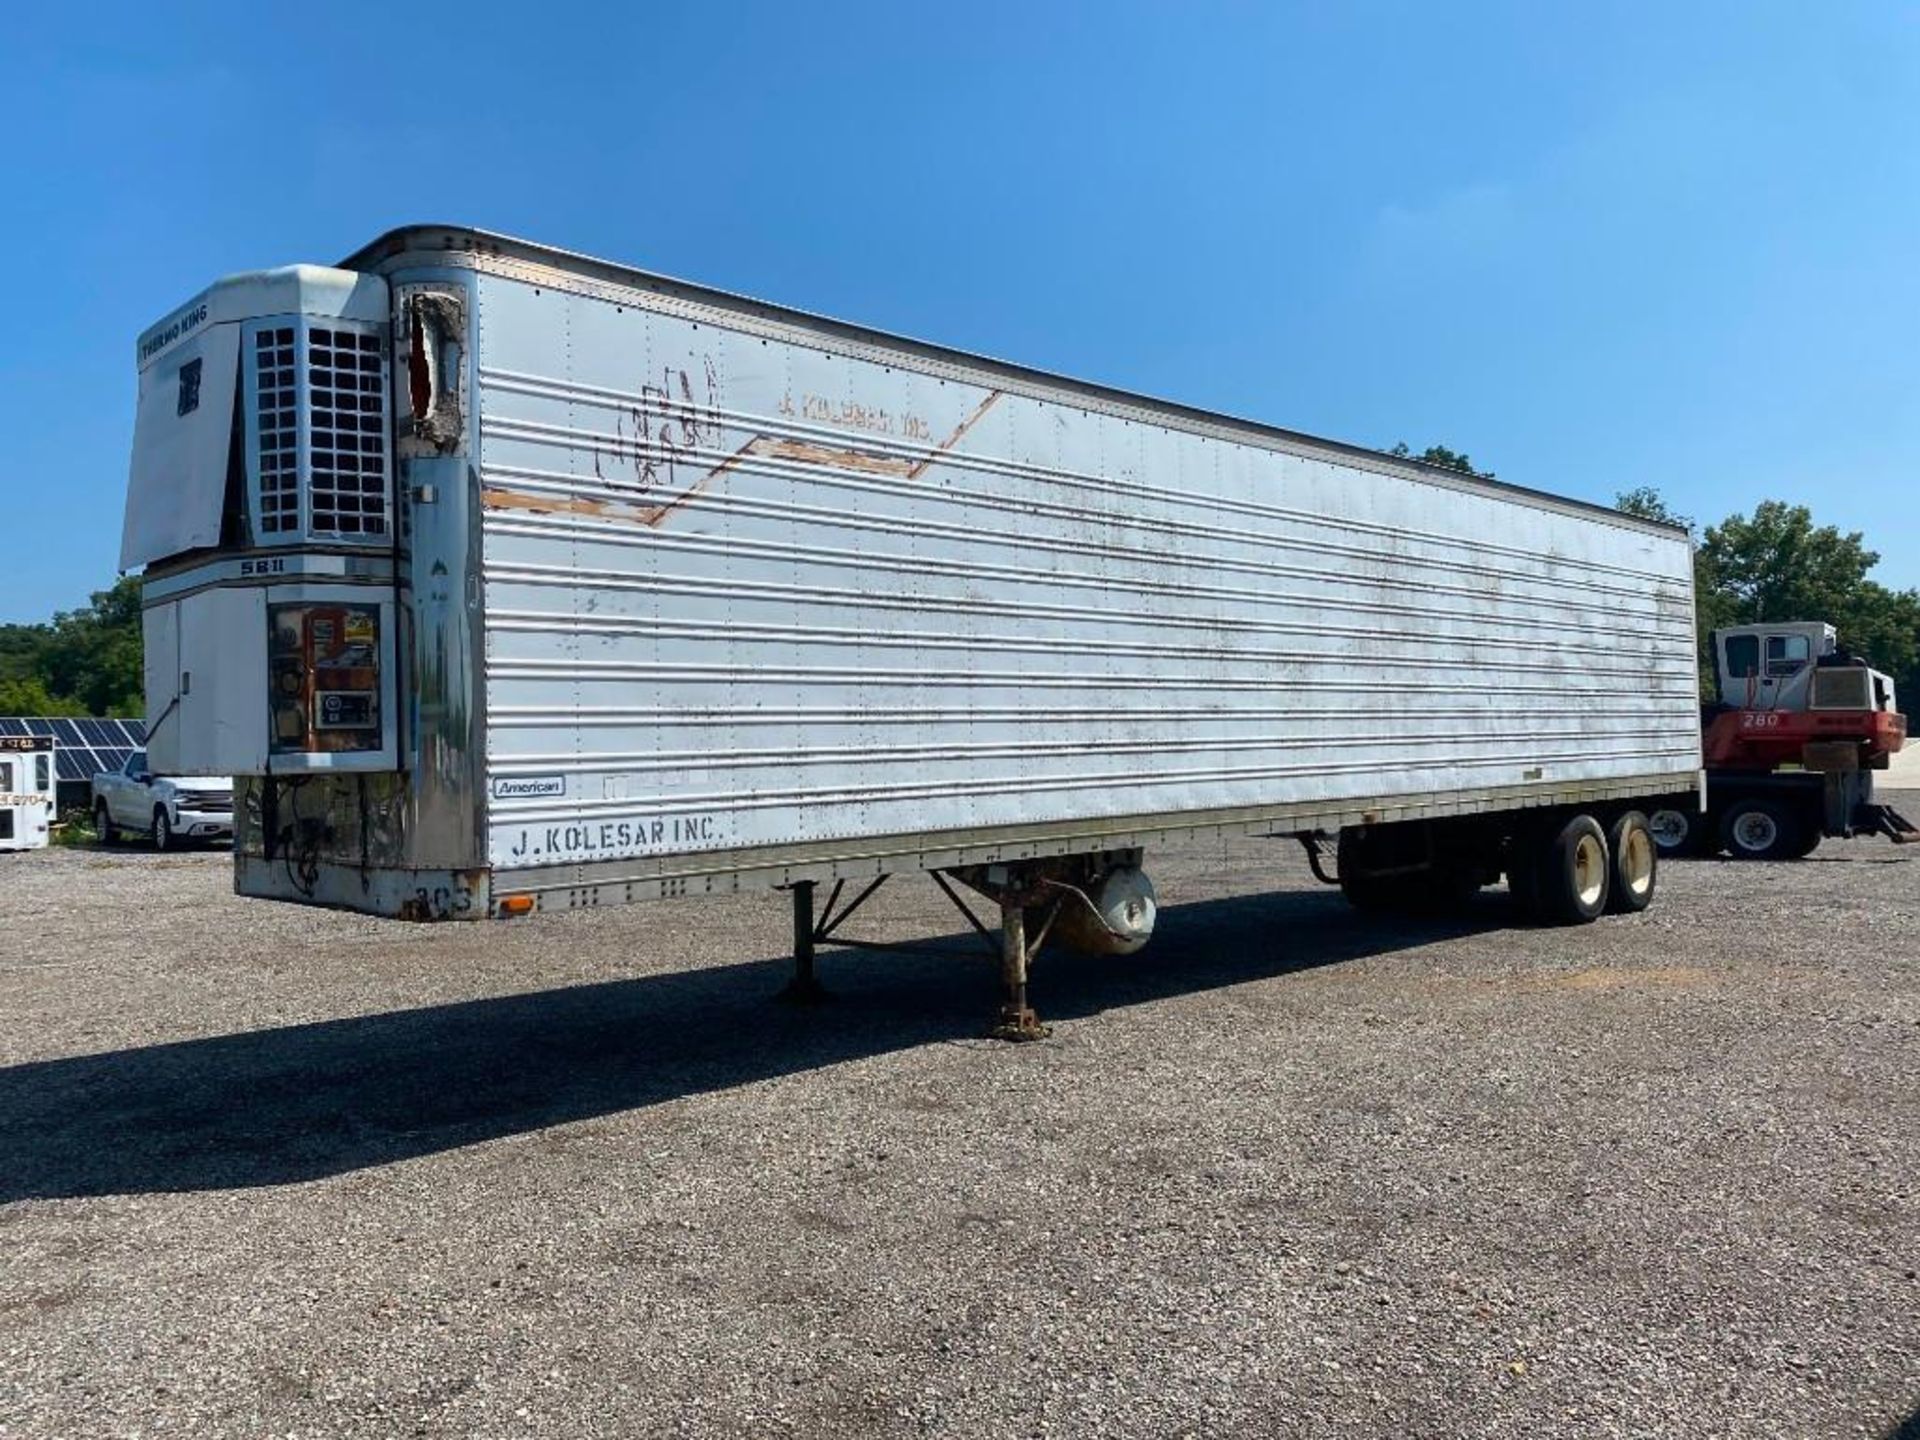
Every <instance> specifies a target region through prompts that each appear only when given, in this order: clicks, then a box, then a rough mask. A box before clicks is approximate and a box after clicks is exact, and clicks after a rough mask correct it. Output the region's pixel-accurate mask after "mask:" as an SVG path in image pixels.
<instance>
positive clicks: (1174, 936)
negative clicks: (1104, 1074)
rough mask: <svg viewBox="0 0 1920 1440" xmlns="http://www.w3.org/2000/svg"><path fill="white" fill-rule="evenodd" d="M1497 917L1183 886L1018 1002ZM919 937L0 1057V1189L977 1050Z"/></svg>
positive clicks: (966, 992) (539, 1117) (941, 958)
mask: <svg viewBox="0 0 1920 1440" xmlns="http://www.w3.org/2000/svg"><path fill="white" fill-rule="evenodd" d="M1510 923H1511V911H1510V909H1509V907H1508V906H1507V904H1506V903H1505V897H1504V896H1503V895H1498V894H1493V895H1486V896H1482V897H1481V898H1480V900H1479V902H1478V903H1477V904H1476V905H1475V907H1474V908H1473V909H1471V910H1469V911H1468V912H1466V913H1465V914H1463V915H1461V916H1458V917H1451V918H1448V919H1444V920H1414V919H1393V918H1385V917H1371V916H1369V917H1363V916H1359V915H1356V914H1354V913H1352V912H1351V911H1349V910H1348V909H1347V906H1346V904H1345V902H1344V901H1343V900H1342V899H1341V898H1340V897H1339V896H1338V895H1336V894H1332V893H1329V892H1312V893H1304V894H1302V893H1291V894H1277V895H1259V896H1237V897H1231V898H1226V899H1220V900H1212V901H1204V902H1199V903H1195V904H1191V905H1183V906H1175V907H1169V908H1168V909H1166V910H1165V911H1163V912H1162V918H1161V927H1162V928H1161V933H1160V935H1159V937H1158V938H1157V939H1156V942H1155V945H1154V946H1153V947H1152V948H1151V949H1149V950H1148V951H1147V952H1146V953H1144V954H1142V955H1137V956H1131V957H1127V958H1124V959H1114V958H1098V959H1096V958H1091V957H1081V956H1076V955H1069V954H1059V955H1054V954H1051V953H1050V954H1048V955H1047V956H1045V957H1043V959H1042V961H1041V963H1040V965H1039V967H1038V968H1037V969H1036V972H1035V981H1036V985H1035V990H1036V1001H1037V1003H1038V1004H1039V1006H1040V1008H1041V1012H1042V1014H1043V1015H1044V1016H1045V1017H1046V1018H1047V1019H1049V1020H1054V1021H1069V1020H1075V1019H1080V1018H1084V1017H1086V1016H1089V1015H1094V1014H1097V1013H1099V1012H1101V1011H1104V1010H1111V1009H1115V1008H1119V1007H1123V1006H1131V1005H1144V1004H1151V1003H1153V1002H1155V1001H1159V1000H1163V999H1166V998H1168V997H1172V996H1178V995H1183V994H1189V993H1198V992H1203V991H1207V990H1211V989H1215V988H1218V987H1221V986H1227V985H1235V984H1239V983H1242V982H1244V981H1248V980H1256V979H1265V978H1272V977H1275V976H1281V975H1286V974H1289V973H1295V972H1300V971H1304V970H1310V969H1314V968H1316V967H1319V966H1324V965H1332V964H1338V963H1340V962H1343V961H1349V960H1355V959H1359V958H1362V957H1365V956H1369V955H1377V954H1384V953H1390V952H1393V951H1396V950H1401V949H1406V948H1409V947H1412V946H1416V945H1422V944H1426V943H1430V942H1432V941H1436V940H1440V939H1445V938H1449V937H1454V936H1461V935H1468V934H1475V933H1481V932H1484V931H1488V930H1493V929H1498V928H1501V927H1504V926H1506V925H1508V924H1510ZM934 946H935V949H936V951H937V952H938V953H934V954H929V953H927V952H926V951H925V950H919V951H917V952H915V953H897V952H890V951H849V950H839V949H833V948H827V949H824V950H823V951H822V953H821V957H820V965H821V974H822V978H823V979H824V981H825V982H826V984H827V986H828V987H829V989H830V990H831V992H832V994H833V999H832V1000H831V1002H830V1003H828V1004H826V1005H822V1006H806V1007H794V1006H787V1005H780V1004H777V1003H774V1001H773V998H772V997H773V996H774V995H775V994H776V992H777V991H778V990H779V989H780V987H781V986H782V984H783V983H784V982H785V980H786V979H787V976H788V974H789V971H790V962H789V961H788V960H787V959H785V958H784V957H783V958H780V959H774V960H759V961H751V962H745V963H740V964H734V965H724V966H714V967H707V968H703V969H698V970H692V971H686V972H675V973H667V974H658V975H649V976H645V977H643V978H638V979H633V980H619V981H611V982H606V983H601V984H592V985H580V986H571V987H567V988H564V989H557V990H546V991H538V992H534V993H531V994H523V995H509V996H503V997H500V998H497V999H488V1000H475V1001H467V1002H463V1003H459V1004H450V1005H436V1006H428V1007H424V1008H420V1009H413V1010H401V1011H393V1012H389V1013H385V1014H377V1015H367V1016H357V1017H354V1018H350V1019H342V1020H331V1021H325V1022H321V1023H318V1024H309V1025H294V1026H285V1027H280V1028H275V1029H268V1030H256V1031H250V1032H246V1033H243V1034H235V1035H222V1036H217V1037H213V1038H209V1039H203V1040H190V1041H183V1042H180V1043H176V1044H169V1045H154V1046H145V1047H141V1048H138V1049H130V1050H119V1051H112V1052H108V1053H105V1054H99V1055H86V1056H78V1057H75V1058H72V1059H63V1060H50V1061H42V1062H36V1063H32V1064H26V1065H17V1066H13V1067H11V1068H7V1069H3V1070H0V1203H5V1202H10V1201H16V1200H23V1199H32V1198H57V1197H67V1196H87V1195H109V1194H140V1193H147V1192H155V1191H177V1190H209V1189H242V1188H246V1187H250V1186H261V1185H279V1184H287V1183H291V1182H296V1181H303V1180H312V1179H317V1178H320V1177H323V1176H329V1175H335V1174H339V1173H342V1172H344V1171H350V1170H357V1169H361V1168H364V1167H367V1166H373V1165H383V1164H388V1163H391V1162H393V1161H397V1160H405V1159H409V1158H411V1157H414V1156H419V1155H424V1154H431V1153H434V1152H438V1151H442V1150H447V1149H452V1148H456V1147H459V1146H462V1145H470V1144H474V1143H476V1142H479V1141H482V1140H488V1139H493V1138H496V1137H499V1136H504V1135H512V1134H519V1133H524V1132H527V1131H532V1130H537V1129H540V1128H542V1127H545V1126H549V1125H555V1124H561V1123H565V1122H569V1121H575V1120H582V1119H588V1118H592V1117H595V1116H600V1115H606V1114H610V1113H615V1112H619V1111H624V1110H632V1109H637V1108H641V1107H645V1106H649V1105H656V1104H659V1103H661V1102H663V1101H667V1100H672V1099H675V1098H678V1097H681V1096H686V1095H695V1094H701V1093H705V1092H710V1091H717V1090H723V1089H727V1088H729V1087H732V1086H736V1085H744V1084H749V1083H752V1082H754V1081H759V1080H767V1079H772V1078H775V1077H778V1076H781V1075H786V1074H791V1073H795V1072H799V1071H805V1070H812V1069H818V1068H821V1067H825V1066H830V1065H834V1064H838V1063H840V1062H842V1061H846V1060H853V1059H858V1058H863V1057H867V1056H873V1055H878V1054H886V1053H889V1052H893V1051H897V1050H902V1049H906V1048H910V1047H913V1046H920V1045H927V1044H932V1043H936V1042H952V1041H978V1042H979V1043H980V1044H981V1046H982V1048H983V1050H986V1051H987V1052H989V1055H990V1056H991V1055H992V1054H993V1053H994V1052H997V1051H998V1049H999V1042H992V1041H987V1040H985V1039H984V1038H983V1035H984V1031H985V1028H986V1025H987V1023H988V1021H989V1019H990V1016H991V1013H992V1010H993V1007H994V1005H995V1004H996V1003H997V1002H998V998H999V991H998V986H997V971H996V967H995V965H994V964H993V963H992V962H991V961H990V960H989V958H988V956H987V955H986V954H985V953H984V951H983V950H982V948H981V947H980V945H979V942H978V938H977V937H975V936H972V935H968V934H959V935H950V936H947V937H944V938H943V939H941V940H939V941H937V942H934ZM988 1063H992V1062H991V1060H989V1062H988Z"/></svg>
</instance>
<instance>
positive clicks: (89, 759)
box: [0, 715, 147, 782]
mask: <svg viewBox="0 0 1920 1440" xmlns="http://www.w3.org/2000/svg"><path fill="white" fill-rule="evenodd" d="M0 735H51V736H53V741H54V748H53V763H54V765H55V767H56V768H57V769H58V771H59V775H60V778H61V779H62V780H78V781H83V782H84V781H87V780H91V779H92V778H93V777H94V776H95V775H98V774H101V773H103V772H104V771H108V770H118V769H119V768H120V767H121V766H122V765H124V764H126V763H127V756H129V755H131V754H132V753H133V752H134V751H136V750H138V749H140V748H141V747H142V746H143V745H145V744H146V743H147V727H146V723H145V722H144V721H140V720H88V719H68V718H67V717H65V716H61V715H56V716H35V715H0Z"/></svg>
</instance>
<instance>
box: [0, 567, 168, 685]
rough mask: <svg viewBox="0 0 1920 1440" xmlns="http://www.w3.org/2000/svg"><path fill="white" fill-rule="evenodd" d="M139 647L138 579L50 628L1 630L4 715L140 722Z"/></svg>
mask: <svg viewBox="0 0 1920 1440" xmlns="http://www.w3.org/2000/svg"><path fill="white" fill-rule="evenodd" d="M140 639H141V636H140V581H139V580H138V579H137V578H136V577H134V576H128V577H126V578H125V579H122V580H120V581H118V582H117V583H115V584H114V585H113V586H112V587H111V588H110V589H106V590H96V591H95V592H94V594H93V598H92V601H91V603H89V604H88V605H86V606H85V607H84V608H82V609H79V610H66V611H62V612H60V613H59V614H56V615H55V616H54V617H53V619H52V621H50V622H48V623H46V624H42V625H5V626H0V699H4V703H0V713H6V714H10V715H21V714H32V715H44V714H53V715H61V714H77V715H132V716H138V715H139V714H141V712H142V711H143V710H144V709H145V699H144V696H143V694H142V689H143V682H142V675H141V647H140Z"/></svg>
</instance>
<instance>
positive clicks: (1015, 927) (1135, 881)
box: [780, 850, 1157, 1041]
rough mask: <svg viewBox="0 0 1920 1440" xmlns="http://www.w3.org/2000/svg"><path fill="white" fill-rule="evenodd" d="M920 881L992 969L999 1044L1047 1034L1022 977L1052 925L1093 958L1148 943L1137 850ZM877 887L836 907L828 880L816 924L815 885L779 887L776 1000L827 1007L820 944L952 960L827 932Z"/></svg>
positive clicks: (940, 950)
mask: <svg viewBox="0 0 1920 1440" xmlns="http://www.w3.org/2000/svg"><path fill="white" fill-rule="evenodd" d="M927 873H928V875H930V876H931V877H932V879H933V883H934V884H936V885H938V886H939V887H940V891H941V893H942V894H943V895H945V896H946V897H947V899H948V900H950V901H952V902H953V907H954V909H956V910H958V911H959V912H960V915H961V917H962V918H963V919H965V920H966V922H967V925H968V927H969V928H970V929H972V930H973V931H974V933H976V934H977V935H978V936H979V937H980V939H981V941H982V943H983V944H984V945H985V947H986V948H987V950H988V952H989V953H990V954H991V955H992V956H993V957H994V959H995V960H997V961H998V962H999V965H1000V980H1001V984H1002V986H1003V987H1004V991H1005V993H1004V995H1003V997H1002V1000H1001V1004H1000V1009H999V1013H998V1014H997V1016H996V1017H995V1019H994V1023H993V1027H992V1029H991V1030H990V1031H989V1033H990V1034H991V1035H993V1036H994V1038H996V1039H999V1040H1016V1041H1019V1040H1044V1039H1045V1038H1046V1037H1047V1036H1049V1035H1051V1034H1052V1033H1053V1028H1052V1027H1051V1026H1049V1025H1046V1024H1043V1023H1042V1022H1041V1020H1040V1017H1039V1016H1038V1015H1037V1014H1036V1013H1035V1012H1034V1008H1033V1005H1032V1002H1031V1001H1030V1000H1029V999H1028V995H1027V974H1028V970H1029V969H1030V967H1031V966H1032V964H1033V961H1034V958H1035V957H1036V956H1038V955H1039V953H1040V948H1041V946H1043V945H1045V944H1046V942H1047V939H1048V937H1049V936H1050V935H1053V934H1055V933H1056V931H1055V929H1054V924H1055V922H1056V921H1058V922H1060V924H1059V930H1058V932H1057V933H1058V935H1059V936H1060V937H1061V938H1062V940H1063V941H1064V943H1066V944H1068V945H1071V946H1072V947H1073V948H1074V949H1076V950H1079V951H1082V952H1085V953H1088V954H1095V955H1130V954H1132V953H1133V952H1134V951H1136V950H1138V949H1139V948H1140V947H1141V946H1143V945H1145V944H1146V943H1147V940H1148V938H1149V937H1150V936H1151V935H1152V934H1153V926H1154V920H1155V915H1156V912H1157V905H1156V902H1155V899H1154V894H1153V886H1152V884H1151V883H1150V882H1149V881H1148V880H1147V878H1146V876H1145V875H1144V874H1143V873H1142V872H1141V870H1140V852H1139V851H1138V850H1104V851H1100V852H1097V853H1094V854H1087V855H1061V856H1053V857H1048V858H1045V859H1029V860H1024V861H1021V862H1020V863H1018V864H993V865H960V866H955V867H954V868H952V869H950V870H945V871H941V870H929V871H928V872H927ZM886 880H887V876H886V875H885V874H881V875H876V876H875V877H874V878H873V879H872V880H871V881H869V882H868V884H867V885H866V887H865V888H864V889H863V890H861V891H860V892H859V893H858V894H857V895H855V896H854V897H853V898H852V899H851V900H849V901H847V902H846V904H844V905H842V904H841V903H840V896H841V894H842V892H843V891H844V890H845V889H846V884H847V882H846V881H845V880H836V881H835V882H834V886H833V889H832V891H831V892H830V893H829V894H828V895H827V900H826V904H825V905H824V906H823V907H822V911H823V913H822V915H821V917H820V918H819V919H818V920H816V919H815V918H814V886H815V883H816V882H814V881H812V880H794V881H791V882H789V883H788V885H787V886H786V888H787V889H788V890H789V891H791V892H792V895H793V976H792V978H791V979H790V980H789V981H788V982H787V985H786V988H785V989H783V990H782V991H781V992H780V998H781V999H782V1000H785V1001H788V1002H791V1003H795V1004H812V1003H816V1002H818V1001H821V1000H824V999H826V998H827V993H828V992H827V991H826V989H825V987H824V986H822V985H821V984H820V980H819V977H818V976H817V975H816V974H815V972H814V957H815V952H816V950H817V949H818V947H819V946H820V945H821V944H822V943H823V942H825V941H828V940H831V941H833V943H834V944H836V945H844V946H847V947H849V948H852V949H865V950H890V951H896V952H897V951H903V950H904V951H914V950H921V949H928V950H930V952H931V953H933V954H937V955H942V956H950V955H951V954H952V951H951V950H950V949H949V948H948V947H946V946H940V947H937V948H935V947H924V946H918V945H913V944H899V943H892V944H882V943H878V942H875V941H872V940H855V939H851V938H848V937H845V936H841V935H838V934H837V933H836V932H837V931H838V930H839V928H840V926H841V925H842V924H844V923H845V922H846V920H847V918H848V917H849V916H850V915H852V914H853V912H854V911H855V910H858V909H859V908H860V907H861V906H862V905H863V904H865V903H866V901H867V898H868V897H869V896H871V895H872V894H873V892H874V891H876V890H878V889H879V888H880V887H881V886H882V885H884V884H885V883H886ZM955 882H958V884H960V885H964V886H966V888H967V889H969V890H972V891H973V892H974V893H975V894H977V895H980V896H982V897H983V898H985V899H987V900H989V901H991V902H992V903H993V904H994V905H996V906H997V907H998V908H999V911H1000V923H999V925H998V926H990V925H989V923H987V922H985V921H982V920H981V919H980V917H979V916H977V915H976V914H974V912H973V908H972V907H971V906H970V905H969V904H968V903H967V902H966V900H964V899H962V898H961V895H960V892H959V890H958V889H957V888H956V886H955Z"/></svg>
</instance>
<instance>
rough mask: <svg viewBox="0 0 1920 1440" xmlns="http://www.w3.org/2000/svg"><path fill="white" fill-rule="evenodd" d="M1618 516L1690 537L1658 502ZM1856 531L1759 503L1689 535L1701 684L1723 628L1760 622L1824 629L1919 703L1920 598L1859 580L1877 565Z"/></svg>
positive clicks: (1653, 494)
mask: <svg viewBox="0 0 1920 1440" xmlns="http://www.w3.org/2000/svg"><path fill="white" fill-rule="evenodd" d="M1617 504H1618V508H1619V509H1620V510H1622V511H1624V512H1626V513H1627V514H1629V515H1638V516H1640V517H1641V518H1643V519H1648V520H1665V521H1669V522H1672V523H1674V524H1682V525H1685V526H1687V528H1688V530H1689V531H1690V532H1692V531H1693V530H1694V527H1693V522H1692V521H1691V520H1689V519H1688V518H1687V517H1685V516H1683V515H1677V514H1675V513H1674V512H1673V511H1672V510H1671V509H1670V508H1669V507H1668V506H1667V504H1666V502H1665V501H1664V500H1663V499H1661V497H1660V495H1659V492H1657V491H1655V490H1652V489H1647V488H1642V489H1638V490H1629V491H1627V492H1626V493H1624V494H1622V495H1621V496H1620V497H1619V500H1618V502H1617ZM1879 559H1880V557H1879V555H1878V554H1877V553H1875V552H1874V551H1872V550H1870V549H1868V548H1867V545H1866V539H1865V537H1864V536H1863V535H1862V534H1861V533H1860V532H1859V531H1857V530H1856V531H1851V532H1842V531H1841V530H1840V529H1839V528H1838V527H1836V526H1832V525H1816V524H1815V523H1814V520H1813V513H1812V511H1810V510H1809V509H1808V508H1807V507H1806V506H1804V505H1788V504H1786V503H1784V502H1783V501H1779V500H1763V501H1762V502H1761V503H1760V504H1758V505H1756V506H1755V507H1754V509H1753V513H1752V514H1751V515H1738V514H1736V515H1729V516H1728V517H1727V518H1726V519H1725V520H1723V521H1721V522H1720V523H1719V524H1718V525H1709V526H1707V528H1706V530H1705V532H1704V533H1696V538H1695V549H1694V557H1693V569H1694V597H1695V599H1694V603H1695V613H1696V615H1697V617H1698V620H1699V628H1700V637H1699V639H1700V654H1701V666H1702V678H1703V683H1704V684H1706V685H1707V686H1709V687H1710V686H1711V677H1712V673H1713V665H1712V656H1711V653H1710V651H1709V648H1708V647H1709V642H1710V637H1711V635H1712V632H1713V631H1714V630H1716V629H1719V628H1720V627H1721V626H1725V625H1752V624H1759V623H1763V622H1765V621H1768V620H1824V621H1826V622H1827V623H1828V624H1830V625H1832V626H1833V627H1834V629H1835V630H1836V631H1838V632H1839V636H1840V643H1841V644H1843V645H1845V646H1846V647H1847V648H1848V649H1850V650H1853V651H1855V652H1857V653H1858V654H1860V655H1863V656H1865V657H1866V659H1867V660H1868V661H1869V662H1870V663H1871V664H1872V665H1874V667H1875V668H1877V669H1880V670H1884V671H1886V672H1887V673H1888V674H1889V675H1891V676H1893V678H1894V685H1895V688H1896V689H1897V690H1899V692H1900V693H1901V695H1902V697H1903V703H1907V704H1911V703H1913V702H1912V697H1914V696H1915V695H1920V591H1914V590H1899V591H1895V590H1889V589H1888V588H1887V587H1886V586H1884V585H1881V584H1879V583H1878V582H1876V581H1873V580H1869V579H1868V578H1867V572H1868V571H1869V570H1871V569H1872V568H1873V567H1874V565H1875V564H1877V563H1878V562H1879Z"/></svg>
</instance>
